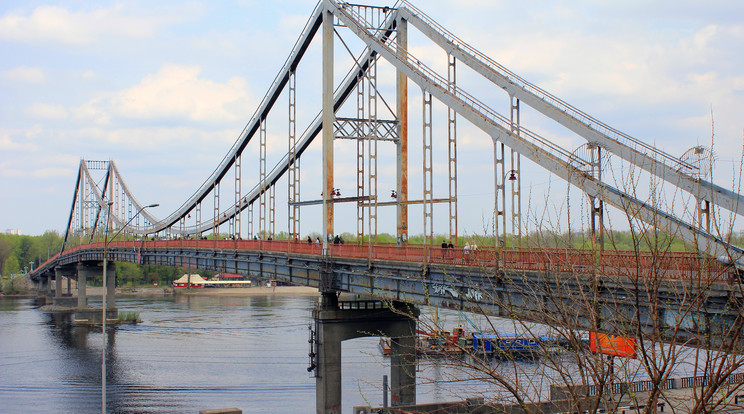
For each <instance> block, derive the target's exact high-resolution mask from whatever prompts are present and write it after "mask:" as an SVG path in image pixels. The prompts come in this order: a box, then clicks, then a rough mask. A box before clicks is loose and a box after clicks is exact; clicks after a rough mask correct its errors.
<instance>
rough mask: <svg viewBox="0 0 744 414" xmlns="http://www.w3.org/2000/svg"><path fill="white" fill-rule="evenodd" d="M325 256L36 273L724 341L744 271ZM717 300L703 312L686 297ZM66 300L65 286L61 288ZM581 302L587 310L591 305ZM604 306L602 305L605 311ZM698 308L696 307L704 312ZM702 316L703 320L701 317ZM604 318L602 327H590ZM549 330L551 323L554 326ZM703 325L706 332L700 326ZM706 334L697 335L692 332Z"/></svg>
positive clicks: (566, 260) (676, 258)
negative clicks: (166, 278)
mask: <svg viewBox="0 0 744 414" xmlns="http://www.w3.org/2000/svg"><path fill="white" fill-rule="evenodd" d="M325 249H326V250H325V251H324V247H323V245H322V244H316V243H307V242H295V241H266V240H148V241H143V240H130V241H114V242H110V243H109V244H108V246H106V245H105V243H103V242H100V243H90V244H85V245H81V246H76V247H74V248H71V249H68V250H65V251H64V252H63V253H61V254H59V255H57V256H55V257H53V258H52V259H50V260H49V261H47V262H46V263H44V264H43V265H42V266H40V267H39V268H37V269H36V270H35V271H34V275H35V276H36V277H37V278H38V280H39V282H40V283H41V284H42V285H47V284H49V286H51V284H50V282H49V281H50V279H51V278H57V280H60V281H61V277H58V276H57V275H60V274H61V275H63V276H71V277H77V276H78V269H79V268H80V266H88V267H91V266H92V267H96V266H98V265H99V263H100V262H102V261H103V259H104V252H105V253H106V255H107V260H109V261H118V262H129V263H138V264H151V265H163V266H175V267H182V268H187V269H199V270H210V271H216V272H225V273H238V274H243V275H247V276H252V277H256V278H263V279H277V280H280V281H284V282H289V283H294V284H299V285H305V286H312V287H317V288H318V289H319V291H320V292H346V293H350V294H354V295H360V296H363V297H373V298H378V299H383V300H388V301H400V302H408V303H411V304H415V305H430V306H436V307H444V308H451V309H459V310H466V311H474V312H480V313H485V314H488V315H494V316H502V317H512V318H519V319H523V320H530V321H534V322H541V323H546V324H548V325H552V324H555V322H556V321H554V320H551V319H549V318H547V315H550V314H552V313H555V312H562V313H565V314H564V315H561V318H563V323H568V322H570V323H573V324H575V326H574V327H575V328H581V329H586V330H591V329H597V328H599V329H601V330H605V331H608V332H616V331H617V330H618V329H619V328H618V327H619V326H625V327H626V328H624V329H627V326H628V325H637V326H640V327H641V328H642V329H648V330H651V329H653V328H654V327H655V323H656V321H659V320H660V321H662V322H665V323H667V324H668V325H669V327H670V328H673V327H674V328H679V327H680V320H683V319H688V320H689V321H690V322H689V323H683V324H682V325H681V326H682V327H687V328H688V329H690V331H689V332H686V330H685V329H675V331H676V333H675V334H676V335H677V336H678V337H679V338H682V339H688V338H692V337H694V336H695V335H697V334H699V332H697V329H700V326H699V323H698V321H702V320H704V321H708V325H707V326H706V328H705V329H706V330H708V329H711V330H714V329H724V328H725V327H727V326H731V323H732V321H734V320H735V319H736V318H737V316H738V315H737V311H736V310H735V309H737V308H736V307H734V305H735V303H736V301H738V300H739V299H740V297H739V294H738V293H737V286H738V283H739V282H740V279H739V271H738V270H737V269H736V268H735V267H733V266H727V265H724V264H722V263H720V262H719V261H717V260H714V259H712V258H710V257H707V256H701V255H698V254H693V253H684V252H666V253H663V254H659V253H658V252H644V251H638V252H631V251H604V252H596V251H589V250H576V249H548V248H540V249H505V248H504V249H495V248H487V247H486V248H484V247H480V248H478V249H477V250H463V249H462V248H452V249H443V248H439V247H428V246H413V245H409V246H405V247H403V246H396V245H357V244H353V245H352V244H331V245H328V246H327V247H326V248H325ZM691 289H698V290H699V289H704V290H705V291H707V292H708V294H707V295H705V298H704V300H702V302H700V303H695V304H693V303H691V301H690V300H689V299H685V298H684V296H685V295H686V294H688V293H689V292H690V291H691ZM57 290H58V292H57V294H61V286H59V287H58V288H57ZM580 298H585V299H584V300H581V299H580ZM595 298H596V301H595ZM693 305H694V306H693ZM694 309H698V312H691V310H694ZM592 314H596V315H604V317H601V318H599V321H598V322H599V325H598V326H596V325H593V324H594V323H596V322H597V321H594V320H592V318H590V317H589V315H592ZM546 318H547V319H546ZM692 321H695V322H694V323H693V322H692ZM693 328H695V329H694V330H695V332H693Z"/></svg>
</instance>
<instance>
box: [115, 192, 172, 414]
mask: <svg viewBox="0 0 744 414" xmlns="http://www.w3.org/2000/svg"><path fill="white" fill-rule="evenodd" d="M113 204H114V202H113V201H109V202H107V203H106V231H104V233H103V305H102V306H103V310H102V312H103V320H102V324H101V332H102V333H103V346H102V347H101V414H106V318H107V317H108V312H107V310H108V309H107V307H106V292H107V291H108V283H107V280H106V276H107V274H106V272H107V269H106V267H107V264H108V245H109V243H110V242H111V241H113V240H114V239H116V237H117V236H118V235H119V234H120V233H121V232H122V231H123V230H124V229H125V228H127V226H128V225H129V223H131V222H132V221H133V220H134V219H135V218H136V217H137V216H139V214H140V213H141V212H143V211H145V209H146V208H151V207H157V206H159V205H160V204H150V205H148V206H144V207H142V208H141V209H139V210H138V211H137V214H135V215H134V216H132V218H130V219H129V221H128V222H127V223H126V224H125V225H123V226H122V227H121V228H120V229H119V231H117V232H116V234H114V235H113V237H111V240H109V239H108V231H109V226H110V225H111V206H112V205H113Z"/></svg>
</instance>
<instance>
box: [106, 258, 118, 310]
mask: <svg viewBox="0 0 744 414" xmlns="http://www.w3.org/2000/svg"><path fill="white" fill-rule="evenodd" d="M106 268H107V269H106V309H116V263H114V262H108V263H107V264H106Z"/></svg>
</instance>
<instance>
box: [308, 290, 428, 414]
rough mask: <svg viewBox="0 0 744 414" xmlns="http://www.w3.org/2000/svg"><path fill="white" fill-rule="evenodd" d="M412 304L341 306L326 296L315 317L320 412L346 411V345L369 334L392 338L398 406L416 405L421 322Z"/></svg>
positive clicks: (330, 295) (393, 380) (393, 399)
mask: <svg viewBox="0 0 744 414" xmlns="http://www.w3.org/2000/svg"><path fill="white" fill-rule="evenodd" d="M418 315H419V310H418V309H417V308H416V307H414V306H412V305H409V304H403V303H396V302H394V303H392V304H390V303H385V302H379V301H361V302H339V301H338V298H337V296H336V294H335V293H323V294H322V297H321V301H320V303H319V304H318V306H317V307H316V309H315V310H314V311H313V316H314V319H315V338H314V339H315V347H314V352H315V358H314V359H313V362H314V363H315V364H316V365H317V367H316V369H317V371H316V381H315V384H316V388H315V403H316V412H317V413H318V414H340V413H341V384H342V378H341V342H343V341H345V340H347V339H354V338H361V337H366V336H389V337H390V338H391V342H392V346H391V353H390V358H391V360H390V362H391V368H390V378H391V381H390V382H391V402H392V406H399V405H415V404H416V348H415V341H416V318H417V317H418Z"/></svg>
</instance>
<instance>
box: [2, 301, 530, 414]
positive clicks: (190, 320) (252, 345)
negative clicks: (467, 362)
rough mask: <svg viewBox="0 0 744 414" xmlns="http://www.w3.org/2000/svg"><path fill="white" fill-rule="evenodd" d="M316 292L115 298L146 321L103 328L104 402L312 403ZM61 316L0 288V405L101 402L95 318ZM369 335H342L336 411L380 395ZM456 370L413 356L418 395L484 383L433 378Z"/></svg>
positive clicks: (309, 406)
mask: <svg viewBox="0 0 744 414" xmlns="http://www.w3.org/2000/svg"><path fill="white" fill-rule="evenodd" d="M315 301H316V298H314V297H291V296H256V297H206V296H178V297H175V298H173V297H168V298H146V299H144V298H135V299H132V298H117V305H118V306H119V310H120V311H137V312H140V318H141V319H142V321H143V322H142V323H140V324H137V325H122V326H119V327H111V328H110V329H109V330H108V332H107V335H108V336H107V368H108V369H107V372H108V375H107V386H108V392H107V405H108V408H109V412H111V413H142V412H147V413H183V412H198V411H199V410H201V409H207V408H221V407H239V408H241V409H243V411H244V412H250V413H297V412H312V411H314V407H315V379H314V378H313V377H312V376H311V375H310V374H308V372H307V370H306V368H307V366H308V364H309V361H308V356H307V354H308V351H309V349H308V341H307V340H308V329H307V327H308V324H309V323H310V322H311V317H312V316H311V310H312V307H313V305H314V303H315ZM91 305H92V306H96V305H99V304H97V303H92V304H91ZM99 306H100V305H99ZM446 315H447V314H446V312H443V313H442V315H441V318H442V319H440V320H443V319H445V318H446ZM70 322H71V321H70V318H69V316H68V315H64V314H49V313H44V312H40V311H38V310H36V309H34V308H33V306H32V302H31V301H30V300H26V299H9V298H0V412H9V413H15V412H22V411H25V412H28V411H29V407H33V409H32V410H30V411H33V412H45V413H47V412H49V413H51V412H53V413H89V412H96V411H100V405H101V344H102V340H101V338H102V334H101V331H100V327H98V328H95V327H94V328H88V327H80V326H73V325H72V324H71V323H70ZM453 323H454V322H453ZM446 324H447V326H448V325H449V324H451V323H450V322H446ZM377 342H378V338H359V339H354V340H351V341H346V342H344V343H343V353H342V355H343V360H342V364H343V366H342V369H343V378H344V384H343V412H350V411H351V408H352V407H353V406H355V405H366V404H372V405H381V404H382V390H381V389H382V376H383V375H389V373H390V368H389V365H388V362H389V361H388V360H386V359H385V358H383V357H382V356H381V355H380V353H379V351H378V349H377ZM528 364H529V363H528ZM463 375H464V374H462V373H461V372H457V371H456V370H455V371H453V369H452V367H448V366H445V365H444V364H442V363H441V362H439V361H437V360H427V361H423V362H421V363H420V364H419V371H418V374H417V376H418V378H419V381H418V385H417V394H418V401H419V402H422V403H425V402H432V401H443V400H444V401H446V400H453V399H458V398H464V397H466V396H468V395H473V394H478V393H483V392H487V391H488V388H486V387H485V386H483V385H482V384H480V385H479V384H475V383H474V382H472V381H465V382H457V383H456V384H454V385H453V384H449V385H441V384H437V383H434V382H433V381H441V380H453V379H458V377H459V379H462V376H463Z"/></svg>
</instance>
